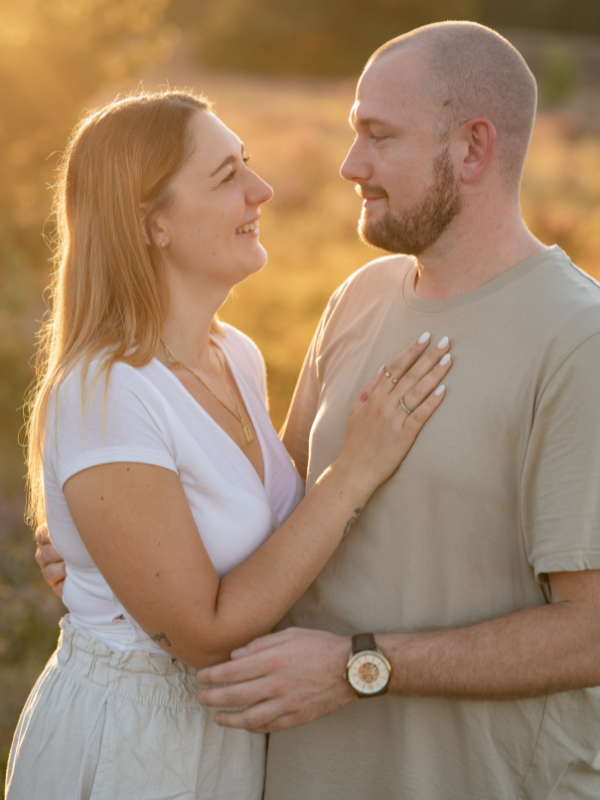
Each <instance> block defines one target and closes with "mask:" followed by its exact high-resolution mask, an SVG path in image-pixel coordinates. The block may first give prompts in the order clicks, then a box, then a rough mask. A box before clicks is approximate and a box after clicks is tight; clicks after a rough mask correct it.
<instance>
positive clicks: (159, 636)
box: [150, 633, 171, 647]
mask: <svg viewBox="0 0 600 800" xmlns="http://www.w3.org/2000/svg"><path fill="white" fill-rule="evenodd" d="M150 638H151V639H152V641H153V642H156V644H160V643H161V642H163V644H165V645H166V646H167V647H171V642H170V641H169V640H168V639H167V634H166V633H155V634H154V636H151V637H150Z"/></svg>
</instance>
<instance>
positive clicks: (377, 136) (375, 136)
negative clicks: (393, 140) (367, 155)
mask: <svg viewBox="0 0 600 800" xmlns="http://www.w3.org/2000/svg"><path fill="white" fill-rule="evenodd" d="M370 138H371V139H373V141H374V142H381V141H382V140H383V139H387V138H388V137H387V136H385V134H383V133H372V134H371V135H370Z"/></svg>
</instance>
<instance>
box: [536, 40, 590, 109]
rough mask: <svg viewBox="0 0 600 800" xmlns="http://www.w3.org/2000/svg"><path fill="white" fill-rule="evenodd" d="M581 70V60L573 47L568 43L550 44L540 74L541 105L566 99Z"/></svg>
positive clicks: (555, 103) (550, 104)
mask: <svg viewBox="0 0 600 800" xmlns="http://www.w3.org/2000/svg"><path fill="white" fill-rule="evenodd" d="M579 71H580V65H579V61H578V59H577V56H576V54H575V53H574V52H573V50H572V49H571V48H569V47H568V46H567V45H566V44H560V45H558V44H554V45H552V46H549V47H548V48H547V49H546V51H545V52H544V54H543V59H542V68H541V71H540V74H539V75H538V96H539V101H540V106H541V107H549V106H554V105H557V104H558V103H562V102H563V101H564V100H566V99H567V97H568V96H569V94H570V93H571V91H572V90H573V89H574V88H575V85H576V83H577V79H578V77H579Z"/></svg>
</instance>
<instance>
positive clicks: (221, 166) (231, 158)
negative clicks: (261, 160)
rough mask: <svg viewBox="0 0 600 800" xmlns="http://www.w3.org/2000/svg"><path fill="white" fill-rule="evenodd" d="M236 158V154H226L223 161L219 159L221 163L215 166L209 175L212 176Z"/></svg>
mask: <svg viewBox="0 0 600 800" xmlns="http://www.w3.org/2000/svg"><path fill="white" fill-rule="evenodd" d="M243 157H244V143H243V142H242V158H243ZM236 160H237V156H233V155H231V156H227V158H224V159H223V161H221V163H220V164H219V166H218V167H217V168H216V170H215V171H214V172H211V173H210V177H211V178H213V177H214V176H215V175H216V174H217V172H220V171H221V170H222V169H223V168H224V167H227V166H229V164H233V163H235V161H236Z"/></svg>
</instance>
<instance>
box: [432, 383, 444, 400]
mask: <svg viewBox="0 0 600 800" xmlns="http://www.w3.org/2000/svg"><path fill="white" fill-rule="evenodd" d="M445 391H446V387H445V386H444V384H443V383H441V384H440V385H439V386H438V388H437V389H436V390H435V392H434V395H435V396H436V397H439V396H440V395H441V394H444V392H445Z"/></svg>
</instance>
